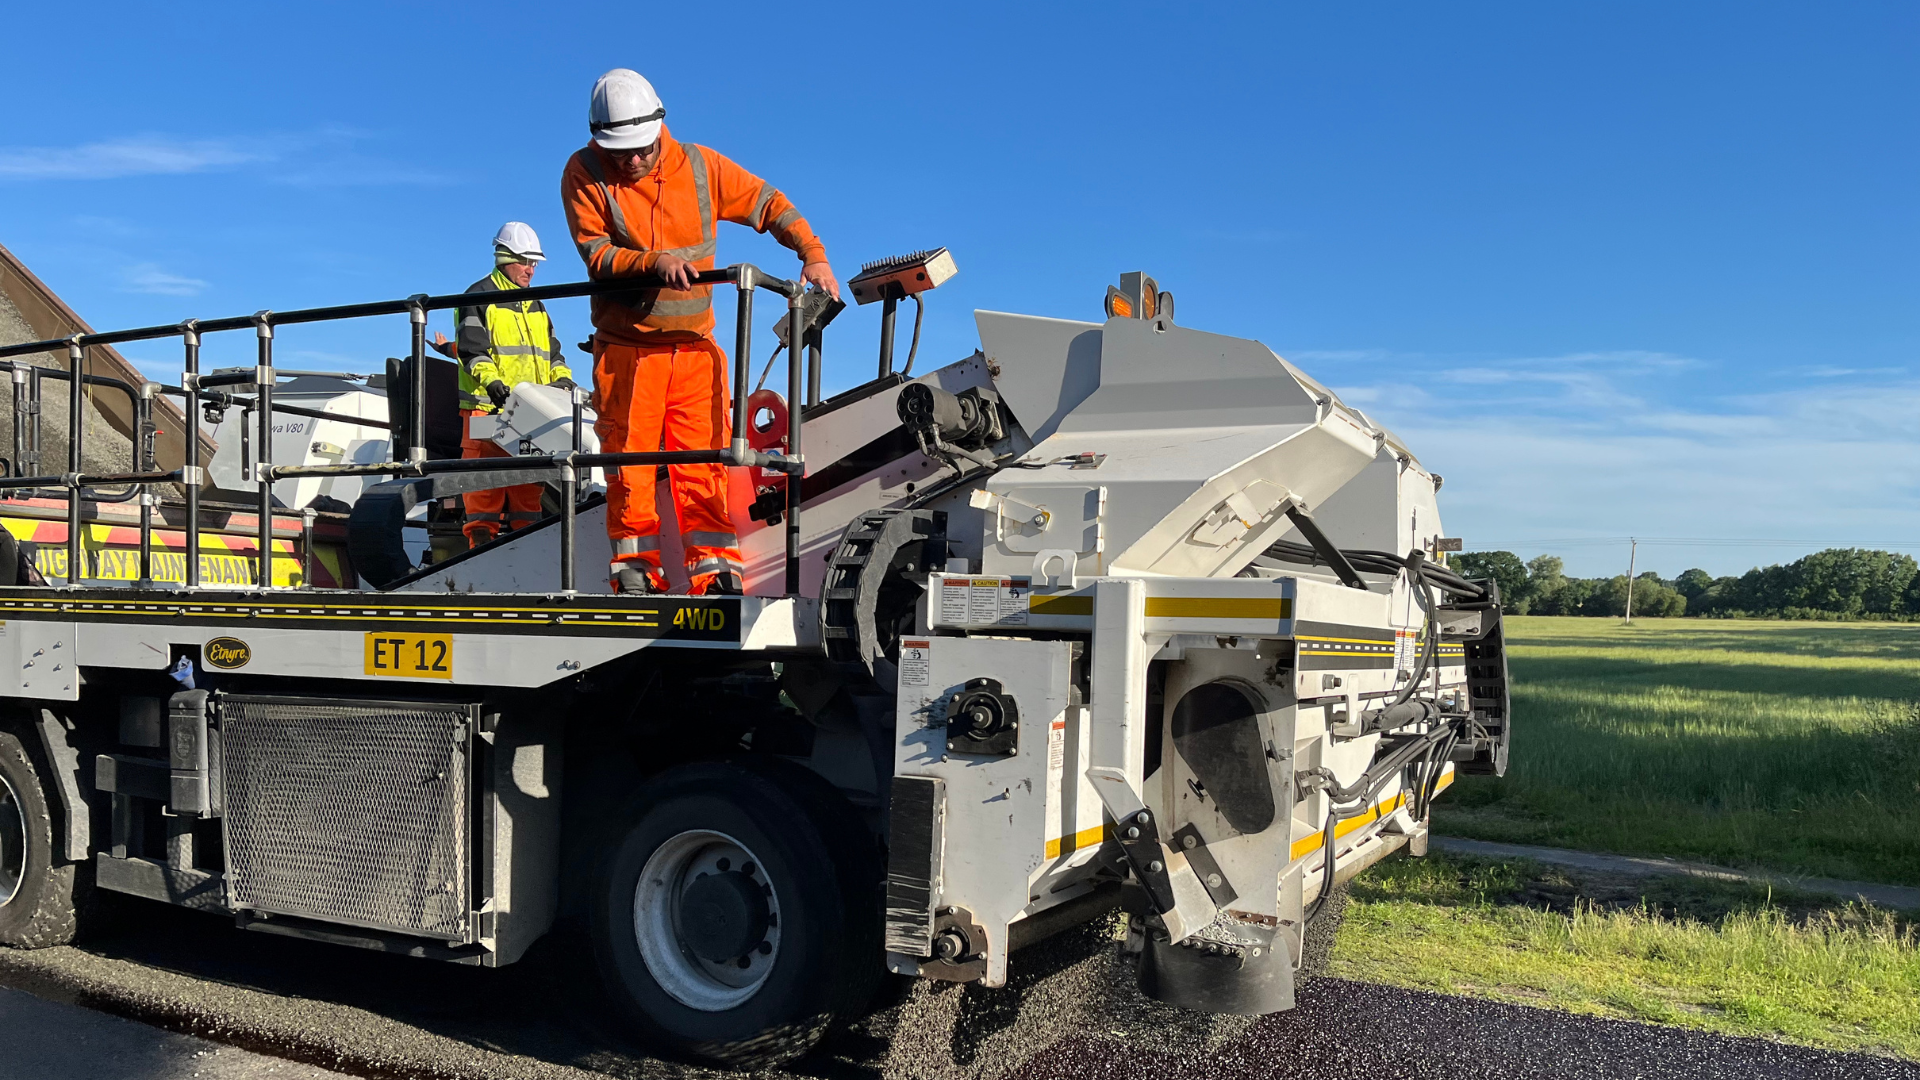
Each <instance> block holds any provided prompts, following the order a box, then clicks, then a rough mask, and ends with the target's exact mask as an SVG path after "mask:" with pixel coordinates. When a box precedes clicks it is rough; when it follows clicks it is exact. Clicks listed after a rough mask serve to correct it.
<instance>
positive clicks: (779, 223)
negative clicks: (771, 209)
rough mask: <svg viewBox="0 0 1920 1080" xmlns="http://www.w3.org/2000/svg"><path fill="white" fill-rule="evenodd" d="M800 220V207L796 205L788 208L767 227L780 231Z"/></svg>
mask: <svg viewBox="0 0 1920 1080" xmlns="http://www.w3.org/2000/svg"><path fill="white" fill-rule="evenodd" d="M799 220H800V208H799V207H797V206H796V207H794V208H792V209H790V210H788V211H787V212H786V213H784V214H781V215H780V216H779V217H777V218H774V219H773V224H771V225H769V226H767V228H769V229H772V230H773V231H774V232H780V231H781V230H783V229H785V228H786V227H787V226H789V225H791V224H793V223H794V222H796V221H799Z"/></svg>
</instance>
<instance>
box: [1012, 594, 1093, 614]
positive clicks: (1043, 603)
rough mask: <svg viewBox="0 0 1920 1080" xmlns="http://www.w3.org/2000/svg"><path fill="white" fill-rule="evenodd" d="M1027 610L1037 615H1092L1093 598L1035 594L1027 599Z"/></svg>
mask: <svg viewBox="0 0 1920 1080" xmlns="http://www.w3.org/2000/svg"><path fill="white" fill-rule="evenodd" d="M1027 610H1028V611H1029V612H1032V613H1033V614H1035V615H1092V614H1093V597H1091V596H1041V595H1040V594H1039V593H1033V594H1031V595H1029V596H1028V597H1027Z"/></svg>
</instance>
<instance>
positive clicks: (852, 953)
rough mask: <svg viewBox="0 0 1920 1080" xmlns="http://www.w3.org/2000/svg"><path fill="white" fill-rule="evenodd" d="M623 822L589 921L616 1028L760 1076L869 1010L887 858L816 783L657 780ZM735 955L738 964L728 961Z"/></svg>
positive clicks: (770, 777)
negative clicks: (739, 968) (729, 980)
mask: <svg viewBox="0 0 1920 1080" xmlns="http://www.w3.org/2000/svg"><path fill="white" fill-rule="evenodd" d="M620 825H621V827H620V828H616V829H615V830H614V833H613V835H612V837H611V838H610V840H609V842H608V844H607V849H606V851H605V853H604V857H603V860H602V862H601V864H600V873H599V876H598V878H597V879H596V881H595V884H594V887H593V890H592V893H591V905H592V906H591V913H590V914H591V924H590V925H591V928H592V937H593V942H592V944H593V952H594V956H595V960H596V962H597V966H598V968H599V973H600V977H601V981H602V982H603V983H604V984H605V987H606V989H607V991H608V1002H609V1005H610V1007H611V1009H612V1010H613V1012H614V1014H615V1016H614V1019H615V1020H616V1022H618V1023H621V1024H623V1025H624V1026H625V1027H626V1028H627V1029H628V1030H630V1031H632V1032H633V1033H635V1034H637V1035H638V1036H639V1037H640V1038H641V1040H642V1041H644V1042H647V1043H649V1044H651V1045H652V1046H654V1047H655V1048H657V1049H660V1050H664V1051H666V1052H668V1053H670V1054H673V1055H674V1056H678V1057H682V1058H689V1059H692V1060H696V1061H699V1062H703V1063H708V1064H715V1065H720V1066H724V1067H728V1068H735V1069H750V1068H762V1067H765V1066H768V1065H772V1064H777V1063H779V1062H782V1061H786V1060H790V1059H792V1058H795V1057H798V1056H800V1055H801V1054H804V1053H806V1052H807V1051H808V1050H809V1049H811V1048H812V1047H813V1046H814V1044H815V1043H817V1042H818V1041H819V1040H820V1038H821V1036H823V1035H824V1034H825V1033H826V1032H827V1031H828V1029H829V1028H831V1027H832V1026H833V1025H834V1023H835V1022H836V1021H840V1020H844V1019H848V1018H850V1017H852V1016H855V1015H857V1014H858V1013H859V1012H860V1011H861V1010H863V1009H864V1008H865V1007H866V1005H867V1003H868V1002H869V1000H870V999H871V998H872V996H873V992H874V988H875V986H876V985H877V983H878V980H879V977H880V975H881V973H882V969H883V961H884V957H883V954H882V949H881V945H880V928H881V927H880V912H879V889H880V884H881V882H880V874H881V870H880V861H879V857H878V852H877V849H876V845H875V844H874V842H873V840H872V838H871V837H870V835H869V833H868V831H867V829H866V828H865V827H864V826H863V825H862V824H861V823H860V821H859V819H858V817H857V816H856V815H855V814H854V812H853V810H852V808H851V807H850V806H849V805H848V804H847V803H846V802H845V801H844V800H843V799H841V798H840V797H839V796H838V795H837V794H836V793H834V792H833V790H832V789H831V788H830V787H828V786H827V785H826V784H825V783H824V782H823V781H821V780H819V778H818V777H815V776H813V775H812V774H811V773H805V772H803V771H801V770H798V769H786V768H781V767H779V766H778V765H768V764H761V763H701V764H695V765H688V766H683V767H680V768H676V769H672V770H669V771H668V772H666V773H663V774H661V775H660V776H659V777H657V778H655V779H654V780H652V781H651V782H650V783H649V784H648V785H647V788H646V790H645V791H644V792H643V793H642V795H641V797H640V798H639V799H638V800H637V801H636V802H635V803H634V804H633V805H632V806H631V807H630V809H629V812H628V814H627V815H626V816H625V817H624V819H623V821H622V822H621V823H620ZM729 845H732V846H729ZM734 847H737V848H738V849H739V850H738V851H736V850H734ZM722 859H725V860H726V861H721V860H722ZM650 861H651V868H649V866H650ZM643 869H647V870H648V873H647V874H646V875H645V881H646V883H647V884H646V889H645V891H644V892H643V891H642V885H643V874H642V870H643ZM706 879H712V880H706ZM701 881H705V882H706V883H705V884H702V885H699V886H698V888H699V889H703V890H707V891H705V892H699V891H697V890H696V884H697V883H699V882H701ZM721 885H724V888H722V887H721ZM716 890H717V893H718V895H716ZM769 890H770V891H769ZM756 897H765V898H766V899H765V900H764V901H762V900H759V899H756ZM763 902H764V904H765V906H764V907H762V906H760V905H761V904H762V903H763ZM663 913H664V914H663ZM689 926H691V927H693V928H694V929H692V930H691V931H689V930H688V929H687V928H688V927H689ZM749 938H751V939H754V940H755V941H758V942H759V944H750V943H749V942H748V939H749ZM762 946H765V947H766V951H763V950H762ZM735 949H741V950H743V951H742V952H741V955H740V959H738V960H726V959H716V958H715V955H716V954H719V955H724V956H731V955H732V951H733V950H735ZM703 956H704V957H707V958H706V959H702V957H703ZM743 962H744V964H745V965H747V970H746V971H745V972H744V973H739V972H736V971H735V970H734V966H735V965H741V964H743ZM760 964H765V965H766V966H765V967H764V968H759V967H758V966H757V965H760ZM656 969H657V970H656ZM723 976H724V977H726V978H736V977H737V978H738V979H739V980H741V981H742V983H746V984H747V985H744V986H728V985H726V984H724V983H722V982H720V981H719V979H720V978H721V977H723ZM754 979H757V980H759V981H758V982H757V983H755V982H751V980H754Z"/></svg>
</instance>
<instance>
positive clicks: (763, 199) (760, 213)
mask: <svg viewBox="0 0 1920 1080" xmlns="http://www.w3.org/2000/svg"><path fill="white" fill-rule="evenodd" d="M773 196H774V190H773V185H772V184H769V183H767V182H766V181H765V180H762V181H760V198H759V199H758V200H757V201H755V202H754V204H753V213H751V214H748V215H747V224H749V225H751V226H753V227H754V228H756V229H758V230H760V231H761V232H765V231H766V230H767V223H766V222H765V221H763V220H761V219H762V218H763V217H764V216H765V215H766V212H767V204H768V203H770V202H772V201H773Z"/></svg>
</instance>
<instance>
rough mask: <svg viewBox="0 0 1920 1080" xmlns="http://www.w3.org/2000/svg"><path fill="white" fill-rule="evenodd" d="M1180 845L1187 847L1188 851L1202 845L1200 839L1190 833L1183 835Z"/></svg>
mask: <svg viewBox="0 0 1920 1080" xmlns="http://www.w3.org/2000/svg"><path fill="white" fill-rule="evenodd" d="M1180 846H1181V847H1183V848H1186V849H1187V850H1188V851H1192V850H1193V849H1194V848H1197V847H1199V846H1200V841H1199V840H1198V839H1196V838H1194V837H1193V836H1190V835H1189V836H1183V837H1181V838H1180Z"/></svg>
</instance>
